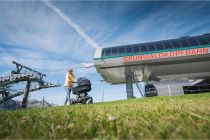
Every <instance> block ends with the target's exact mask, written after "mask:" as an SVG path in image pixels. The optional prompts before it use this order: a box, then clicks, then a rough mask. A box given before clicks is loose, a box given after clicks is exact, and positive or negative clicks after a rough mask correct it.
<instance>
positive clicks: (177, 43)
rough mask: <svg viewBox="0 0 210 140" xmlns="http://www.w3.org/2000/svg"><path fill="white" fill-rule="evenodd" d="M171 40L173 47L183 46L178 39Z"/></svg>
mask: <svg viewBox="0 0 210 140" xmlns="http://www.w3.org/2000/svg"><path fill="white" fill-rule="evenodd" d="M170 42H171V44H172V46H173V48H180V47H181V45H180V43H179V41H178V40H177V39H176V40H171V41H170Z"/></svg>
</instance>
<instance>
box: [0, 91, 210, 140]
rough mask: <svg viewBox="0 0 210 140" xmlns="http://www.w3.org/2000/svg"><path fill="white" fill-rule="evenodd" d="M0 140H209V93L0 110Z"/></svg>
mask: <svg viewBox="0 0 210 140" xmlns="http://www.w3.org/2000/svg"><path fill="white" fill-rule="evenodd" d="M110 117H113V118H114V119H113V120H110V119H109V118H110ZM0 138H4V139H5V138H8V139H12V138H16V139H17V138H39V139H41V138H50V139H51V138H57V139H60V138H70V139H74V138H75V139H92V138H99V139H102V138H103V139H127V138H129V139H140V138H149V139H151V138H160V139H165V138H170V139H173V138H176V139H178V138H185V139H186V138H191V139H192V138H193V139H200V138H207V139H209V138H210V93H209V94H198V95H184V96H176V97H152V98H144V99H130V100H123V101H115V102H106V103H97V104H92V105H74V106H62V107H51V108H47V109H29V110H17V111H0Z"/></svg>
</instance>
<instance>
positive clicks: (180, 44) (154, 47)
mask: <svg viewBox="0 0 210 140" xmlns="http://www.w3.org/2000/svg"><path fill="white" fill-rule="evenodd" d="M208 44H210V34H204V35H200V36H194V37H181V38H179V39H170V40H163V41H155V42H149V43H141V44H132V45H126V46H118V47H109V48H104V49H103V51H102V57H103V56H116V55H127V54H138V53H144V52H154V51H161V50H168V49H178V48H188V47H194V46H200V45H208Z"/></svg>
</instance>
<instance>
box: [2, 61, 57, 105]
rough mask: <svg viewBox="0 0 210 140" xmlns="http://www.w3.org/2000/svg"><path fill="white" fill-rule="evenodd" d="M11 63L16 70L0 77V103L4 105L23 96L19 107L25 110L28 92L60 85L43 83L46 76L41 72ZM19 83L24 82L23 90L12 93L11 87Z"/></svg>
mask: <svg viewBox="0 0 210 140" xmlns="http://www.w3.org/2000/svg"><path fill="white" fill-rule="evenodd" d="M12 63H13V64H15V65H16V70H14V71H12V72H11V74H10V75H8V76H4V77H0V103H4V102H6V101H8V100H9V99H12V98H14V97H17V96H20V95H24V97H23V100H22V105H21V106H22V107H23V108H26V106H27V101H28V95H29V93H30V92H33V91H37V90H41V89H46V88H53V87H59V86H60V84H52V83H50V82H46V81H44V80H43V78H44V77H46V75H45V74H43V73H41V72H38V71H36V70H33V69H31V68H29V67H26V66H24V65H22V64H19V63H17V62H15V61H13V62H12ZM24 70H25V71H24ZM21 82H26V86H25V89H22V90H21V91H16V92H12V90H11V87H12V86H13V85H14V84H18V83H21ZM32 83H33V84H35V86H32Z"/></svg>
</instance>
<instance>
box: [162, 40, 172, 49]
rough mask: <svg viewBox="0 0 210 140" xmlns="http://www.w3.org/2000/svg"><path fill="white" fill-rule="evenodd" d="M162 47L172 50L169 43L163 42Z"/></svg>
mask: <svg viewBox="0 0 210 140" xmlns="http://www.w3.org/2000/svg"><path fill="white" fill-rule="evenodd" d="M163 45H164V46H165V49H166V50H167V49H172V48H173V47H172V46H171V44H170V42H169V41H164V42H163Z"/></svg>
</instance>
